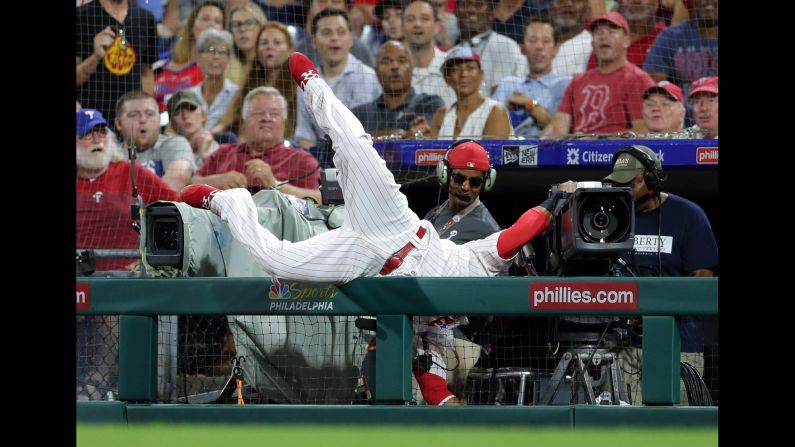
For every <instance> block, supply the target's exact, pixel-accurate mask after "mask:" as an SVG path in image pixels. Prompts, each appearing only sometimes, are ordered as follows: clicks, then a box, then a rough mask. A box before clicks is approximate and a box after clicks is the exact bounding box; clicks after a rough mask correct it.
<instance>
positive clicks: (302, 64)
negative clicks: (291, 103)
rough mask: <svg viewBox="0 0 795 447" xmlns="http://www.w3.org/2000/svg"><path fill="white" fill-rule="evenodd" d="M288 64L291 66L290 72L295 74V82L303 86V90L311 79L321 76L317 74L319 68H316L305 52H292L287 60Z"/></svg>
mask: <svg viewBox="0 0 795 447" xmlns="http://www.w3.org/2000/svg"><path fill="white" fill-rule="evenodd" d="M287 66H288V67H290V73H291V74H292V75H293V79H295V83H296V84H298V86H299V87H301V90H303V89H304V86H305V85H306V83H307V82H309V80H310V79H314V78H318V77H320V75H318V74H317V69H315V64H314V63H312V61H311V60H309V58H308V57H306V56H305V55H304V54H303V53H298V52H296V53H293V54H291V55H290V58H289V59H288V60H287Z"/></svg>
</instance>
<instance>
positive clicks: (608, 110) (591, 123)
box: [541, 12, 654, 138]
mask: <svg viewBox="0 0 795 447" xmlns="http://www.w3.org/2000/svg"><path fill="white" fill-rule="evenodd" d="M588 29H590V30H591V33H592V34H593V42H592V46H593V52H594V53H595V54H596V58H597V60H598V62H599V65H598V66H597V67H596V68H594V69H591V70H588V71H586V72H585V73H584V74H581V75H576V76H575V77H574V79H572V81H571V83H570V84H569V86H568V88H566V92H565V93H564V94H563V100H562V101H561V103H560V106H559V107H558V111H557V112H556V113H555V116H553V117H552V121H551V122H550V124H549V125H548V126H547V127H546V128H544V130H543V131H542V132H541V136H542V138H562V137H565V136H566V135H568V134H569V133H579V134H583V133H585V134H596V133H612V132H623V131H633V132H645V131H646V126H645V125H644V124H643V115H642V112H643V110H642V109H643V92H645V91H646V89H647V88H649V87H651V86H653V85H654V81H653V80H652V78H651V77H650V76H649V74H648V73H646V72H644V71H643V70H641V69H640V68H638V66H637V65H635V64H632V63H630V62H629V61H627V48H629V45H630V41H629V35H630V29H629V25H628V24H627V21H626V19H624V16H622V15H621V14H619V13H617V12H606V13H603V14H601V15H599V16H598V17H596V18H595V19H593V20H592V21H591V23H589V24H588Z"/></svg>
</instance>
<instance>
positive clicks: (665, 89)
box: [643, 81, 685, 102]
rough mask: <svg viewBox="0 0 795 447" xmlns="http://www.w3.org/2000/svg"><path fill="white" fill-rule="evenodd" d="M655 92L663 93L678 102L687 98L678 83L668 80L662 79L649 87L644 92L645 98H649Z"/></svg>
mask: <svg viewBox="0 0 795 447" xmlns="http://www.w3.org/2000/svg"><path fill="white" fill-rule="evenodd" d="M653 93H661V94H663V95H665V96H668V97H670V98H671V99H673V100H674V101H678V102H683V101H684V98H685V97H684V95H683V94H682V89H681V88H679V86H678V85H676V84H672V83H670V82H668V81H660V82H658V83H656V84H654V85H652V86H651V87H649V88H647V89H646V91H645V92H643V99H648V98H649V96H651V95H652V94H653Z"/></svg>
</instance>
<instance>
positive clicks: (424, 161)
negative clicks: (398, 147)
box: [414, 149, 447, 166]
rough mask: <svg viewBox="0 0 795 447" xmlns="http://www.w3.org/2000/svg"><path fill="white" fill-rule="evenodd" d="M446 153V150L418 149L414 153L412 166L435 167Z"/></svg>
mask: <svg viewBox="0 0 795 447" xmlns="http://www.w3.org/2000/svg"><path fill="white" fill-rule="evenodd" d="M446 153H447V150H446V149H418V150H417V151H416V152H414V164H416V165H417V166H436V165H437V164H439V161H441V160H442V159H443V158H444V154H446Z"/></svg>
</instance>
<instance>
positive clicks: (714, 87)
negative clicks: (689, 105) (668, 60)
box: [687, 76, 718, 99]
mask: <svg viewBox="0 0 795 447" xmlns="http://www.w3.org/2000/svg"><path fill="white" fill-rule="evenodd" d="M699 92H708V93H714V94H716V95H717V94H718V77H717V76H707V77H704V78H700V79H697V80H695V81H693V85H692V86H691V90H690V94H689V95H687V99H690V98H692V97H693V95H695V94H696V93H699Z"/></svg>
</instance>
